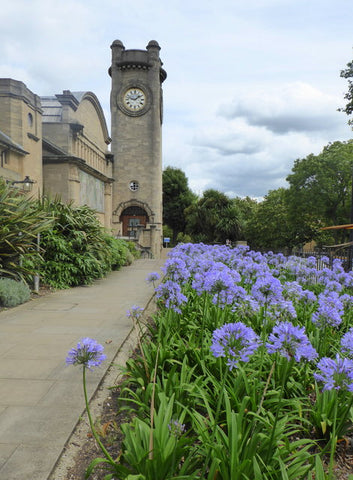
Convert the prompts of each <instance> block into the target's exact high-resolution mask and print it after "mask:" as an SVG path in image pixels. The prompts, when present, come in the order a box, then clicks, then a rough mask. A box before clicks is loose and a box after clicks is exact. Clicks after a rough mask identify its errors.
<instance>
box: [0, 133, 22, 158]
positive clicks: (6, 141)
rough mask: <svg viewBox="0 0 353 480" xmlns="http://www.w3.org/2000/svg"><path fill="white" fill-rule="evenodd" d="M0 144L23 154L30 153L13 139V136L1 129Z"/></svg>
mask: <svg viewBox="0 0 353 480" xmlns="http://www.w3.org/2000/svg"><path fill="white" fill-rule="evenodd" d="M0 145H2V146H4V147H6V148H9V149H10V150H13V151H15V152H17V153H21V154H22V155H27V154H28V152H26V150H25V149H24V148H23V147H22V146H21V145H19V144H18V143H16V142H14V141H12V140H11V138H10V137H9V136H8V135H6V134H5V133H4V132H2V131H1V130H0Z"/></svg>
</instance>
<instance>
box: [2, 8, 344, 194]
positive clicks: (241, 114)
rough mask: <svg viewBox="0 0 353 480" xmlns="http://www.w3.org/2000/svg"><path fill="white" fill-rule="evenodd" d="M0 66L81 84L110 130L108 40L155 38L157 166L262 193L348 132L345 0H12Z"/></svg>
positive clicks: (39, 87)
mask: <svg viewBox="0 0 353 480" xmlns="http://www.w3.org/2000/svg"><path fill="white" fill-rule="evenodd" d="M1 19H2V22H1V24H2V26H1V30H0V77H3V78H13V79H15V80H21V81H22V82H24V83H25V84H26V86H27V87H28V88H29V89H30V90H31V91H32V92H34V93H36V94H37V95H39V96H45V95H55V94H57V93H62V91H63V90H71V91H73V92H74V91H92V92H93V93H95V95H97V97H98V99H99V101H100V103H101V106H102V108H103V110H104V112H105V116H106V120H107V125H108V129H109V130H110V114H109V96H110V88H111V80H110V77H109V75H108V73H107V72H108V68H109V66H110V63H111V50H110V45H111V44H112V42H113V41H114V40H117V39H119V40H121V41H122V42H123V44H124V46H125V48H126V49H145V48H146V46H147V44H148V42H149V41H150V40H157V41H158V43H159V45H160V47H161V52H160V56H161V59H162V61H163V68H165V70H166V71H167V74H168V77H167V79H166V81H165V82H164V83H163V96H164V121H163V167H164V168H165V167H167V166H171V167H175V168H179V169H181V170H183V172H184V173H185V174H186V176H187V178H188V181H189V186H190V188H191V189H192V190H193V191H194V192H195V193H196V194H198V195H202V192H203V191H205V189H208V188H214V189H216V190H219V191H222V192H224V193H226V194H227V195H229V196H230V197H236V196H239V197H245V196H249V197H251V198H256V199H261V198H263V197H264V196H265V195H266V194H267V193H268V192H269V191H270V190H275V189H277V188H279V187H286V186H288V185H287V183H286V177H287V175H289V174H290V173H291V169H292V167H293V164H294V162H295V160H297V159H301V158H305V157H306V156H308V155H309V154H311V153H313V154H315V155H317V154H319V153H320V152H321V151H322V149H323V148H324V146H326V145H327V144H328V143H330V142H334V141H346V140H349V139H351V138H353V132H352V129H351V127H349V126H348V124H347V120H348V118H347V116H346V115H345V114H344V113H342V112H338V111H337V109H338V108H340V107H344V103H345V100H344V94H345V93H346V92H347V88H348V83H347V80H346V79H343V78H341V77H340V71H341V70H342V69H344V68H345V67H346V65H347V63H348V62H350V61H351V60H352V59H353V51H352V47H353V38H352V23H353V2H352V0H335V1H334V2H333V1H332V0H60V1H58V0H31V1H28V0H11V1H9V2H4V4H3V5H2V7H1Z"/></svg>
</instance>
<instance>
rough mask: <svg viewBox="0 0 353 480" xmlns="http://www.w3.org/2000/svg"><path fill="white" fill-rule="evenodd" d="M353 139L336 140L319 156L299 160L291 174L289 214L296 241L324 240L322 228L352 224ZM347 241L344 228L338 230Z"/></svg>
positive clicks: (339, 237) (309, 156) (339, 235)
mask: <svg viewBox="0 0 353 480" xmlns="http://www.w3.org/2000/svg"><path fill="white" fill-rule="evenodd" d="M352 171H353V141H352V140H349V141H347V142H334V143H332V144H329V145H327V146H326V147H325V148H324V149H323V151H322V152H321V153H320V154H319V155H313V154H310V155H308V156H307V157H306V158H304V159H298V160H296V161H295V163H294V166H293V168H292V173H291V174H290V175H288V177H287V181H288V182H289V191H288V214H289V220H290V223H291V225H292V228H293V229H294V230H295V231H296V236H297V238H296V243H297V244H300V243H304V242H306V241H308V240H312V239H315V240H317V241H318V240H320V236H321V235H322V234H321V233H320V228H321V227H324V226H330V225H339V224H345V223H349V222H350V220H351V218H350V210H351V198H352ZM335 235H336V240H337V241H340V240H343V238H342V231H337V232H335Z"/></svg>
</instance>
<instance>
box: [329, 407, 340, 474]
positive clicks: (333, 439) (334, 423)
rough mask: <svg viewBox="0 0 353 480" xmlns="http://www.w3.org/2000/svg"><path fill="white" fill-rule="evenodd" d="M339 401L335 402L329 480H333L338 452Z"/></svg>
mask: <svg viewBox="0 0 353 480" xmlns="http://www.w3.org/2000/svg"><path fill="white" fill-rule="evenodd" d="M337 403H338V402H337V401H336V402H335V409H334V415H333V425H332V433H331V452H330V467H329V478H330V479H331V478H332V479H333V464H334V457H335V452H336V445H337V435H336V423H337Z"/></svg>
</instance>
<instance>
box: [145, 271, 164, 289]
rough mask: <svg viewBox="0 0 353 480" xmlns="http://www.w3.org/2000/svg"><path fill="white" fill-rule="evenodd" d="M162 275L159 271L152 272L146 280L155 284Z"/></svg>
mask: <svg viewBox="0 0 353 480" xmlns="http://www.w3.org/2000/svg"><path fill="white" fill-rule="evenodd" d="M160 278H161V277H160V275H159V273H157V272H151V273H150V274H149V275H148V276H147V278H146V282H147V283H153V286H154V282H156V281H157V280H159V279H160Z"/></svg>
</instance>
